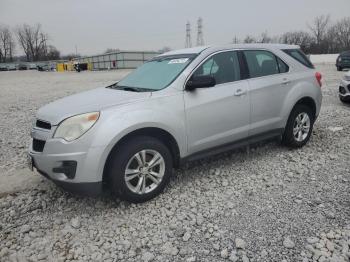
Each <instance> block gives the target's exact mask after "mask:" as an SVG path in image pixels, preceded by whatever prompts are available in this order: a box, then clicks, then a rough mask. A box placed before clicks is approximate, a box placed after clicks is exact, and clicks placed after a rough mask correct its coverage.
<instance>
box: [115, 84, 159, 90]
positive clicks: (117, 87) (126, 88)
mask: <svg viewBox="0 0 350 262" xmlns="http://www.w3.org/2000/svg"><path fill="white" fill-rule="evenodd" d="M109 88H113V89H117V90H124V91H130V92H152V91H156V90H155V89H149V88H141V87H132V86H118V85H117V84H113V85H110V86H109Z"/></svg>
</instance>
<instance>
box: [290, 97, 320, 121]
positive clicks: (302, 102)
mask: <svg viewBox="0 0 350 262" xmlns="http://www.w3.org/2000/svg"><path fill="white" fill-rule="evenodd" d="M297 105H305V106H308V107H309V108H310V109H311V110H312V114H313V120H314V121H315V118H316V110H317V108H316V102H315V100H314V99H313V98H311V97H309V96H305V97H302V98H300V99H299V100H298V101H297V102H296V103H295V104H294V106H293V108H292V110H291V111H290V113H291V112H292V111H293V109H294V108H295V107H296V106H297ZM290 113H289V114H290Z"/></svg>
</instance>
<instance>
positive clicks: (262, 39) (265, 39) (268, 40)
mask: <svg viewBox="0 0 350 262" xmlns="http://www.w3.org/2000/svg"><path fill="white" fill-rule="evenodd" d="M258 42H259V43H272V38H271V37H270V36H269V35H268V33H267V32H266V31H265V32H264V33H262V34H261V36H260V39H259V40H258Z"/></svg>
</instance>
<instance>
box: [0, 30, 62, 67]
mask: <svg viewBox="0 0 350 262" xmlns="http://www.w3.org/2000/svg"><path fill="white" fill-rule="evenodd" d="M48 42H49V36H48V34H47V33H45V32H44V31H43V30H42V27H41V25H40V24H36V25H28V24H23V25H20V26H17V27H16V28H14V29H13V30H11V29H10V27H9V26H6V25H0V62H12V61H13V60H14V58H15V57H14V51H15V48H16V47H17V46H18V47H19V48H20V49H21V50H22V51H23V53H24V56H25V57H24V59H22V60H25V61H28V62H29V61H45V60H56V59H60V52H59V51H58V50H57V48H56V47H54V46H53V45H50V44H49V43H48Z"/></svg>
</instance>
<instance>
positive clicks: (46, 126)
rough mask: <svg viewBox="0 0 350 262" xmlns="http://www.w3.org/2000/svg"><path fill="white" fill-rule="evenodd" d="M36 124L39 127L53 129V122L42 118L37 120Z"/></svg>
mask: <svg viewBox="0 0 350 262" xmlns="http://www.w3.org/2000/svg"><path fill="white" fill-rule="evenodd" d="M35 126H37V127H39V128H43V129H49V130H50V129H51V124H50V123H48V122H45V121H42V120H39V119H38V120H36V124H35Z"/></svg>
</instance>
